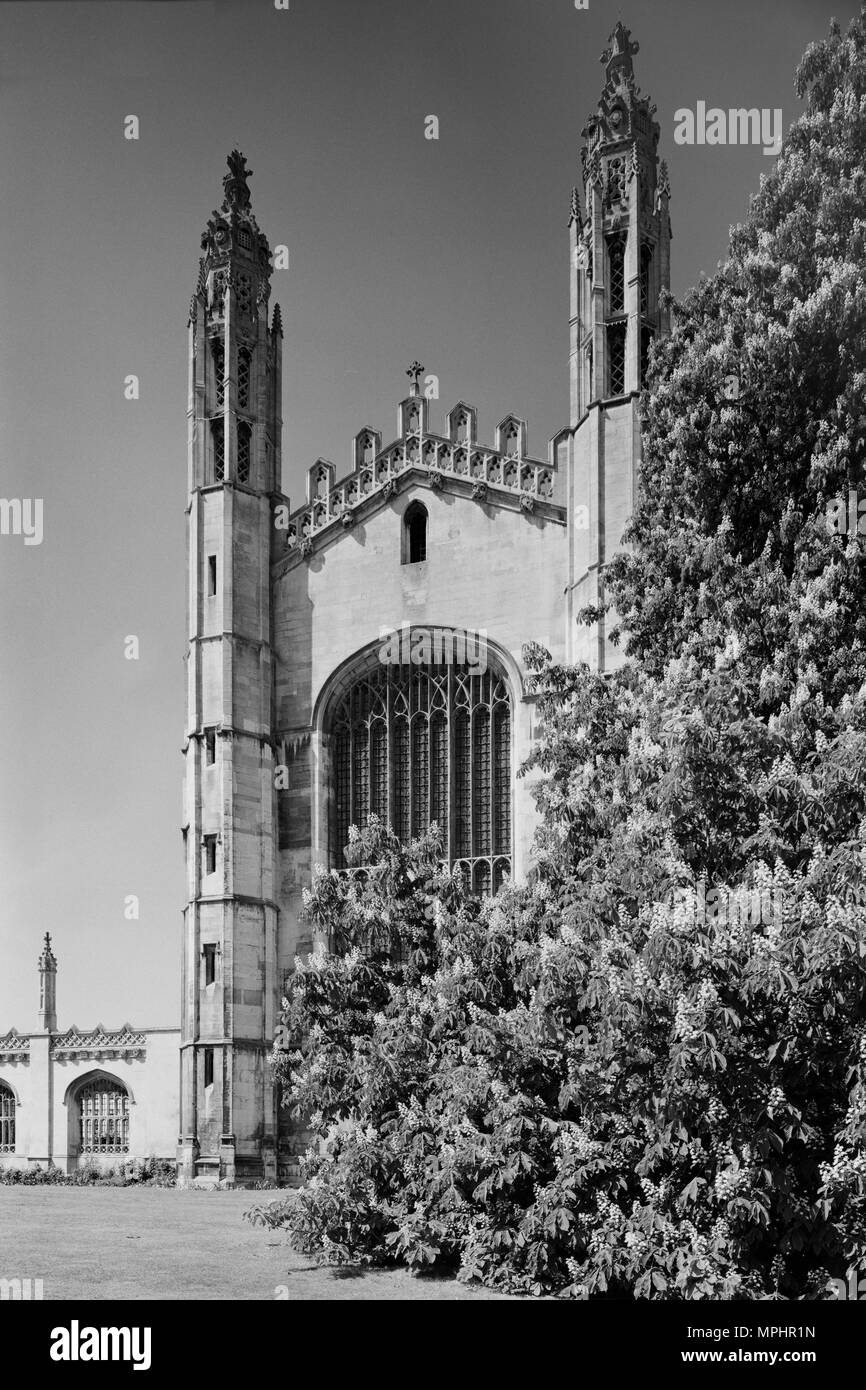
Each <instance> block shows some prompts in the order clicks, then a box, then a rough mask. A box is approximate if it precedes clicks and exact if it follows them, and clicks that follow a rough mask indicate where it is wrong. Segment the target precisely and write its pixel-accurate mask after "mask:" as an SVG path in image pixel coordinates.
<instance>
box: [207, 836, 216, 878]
mask: <svg viewBox="0 0 866 1390" xmlns="http://www.w3.org/2000/svg"><path fill="white" fill-rule="evenodd" d="M216 851H217V837H216V835H205V837H204V871H205V873H206V874H215V873H216Z"/></svg>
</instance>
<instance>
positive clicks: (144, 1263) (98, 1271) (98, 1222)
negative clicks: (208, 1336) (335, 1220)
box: [0, 1187, 506, 1300]
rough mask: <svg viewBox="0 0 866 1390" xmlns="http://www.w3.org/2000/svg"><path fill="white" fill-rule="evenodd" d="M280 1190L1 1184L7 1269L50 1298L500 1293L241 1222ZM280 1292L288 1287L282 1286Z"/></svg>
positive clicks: (1, 1238)
mask: <svg viewBox="0 0 866 1390" xmlns="http://www.w3.org/2000/svg"><path fill="white" fill-rule="evenodd" d="M276 1195H277V1194H276V1193H267V1192H238V1191H235V1192H209V1191H177V1190H176V1189H174V1188H134V1187H133V1188H114V1187H95V1188H80V1187H79V1188H69V1187H41V1188H40V1187H31V1188H21V1187H19V1188H15V1187H11V1188H10V1187H5V1188H0V1278H5V1279H16V1278H20V1279H27V1278H30V1279H38V1278H41V1279H43V1280H44V1281H45V1283H44V1296H45V1299H46V1300H48V1299H69V1298H72V1299H88V1300H90V1299H112V1298H119V1299H146V1298H161V1299H223V1298H225V1299H274V1298H276V1297H277V1290H278V1288H280V1287H281V1286H287V1287H288V1291H289V1293H288V1296H289V1299H290V1300H294V1299H336V1298H340V1299H342V1298H359V1299H381V1300H391V1299H406V1300H408V1299H413V1300H414V1299H428V1298H432V1299H471V1298H476V1299H478V1298H481V1299H497V1298H502V1297H505V1296H506V1295H502V1294H496V1293H491V1292H490V1291H488V1290H486V1289H475V1288H467V1287H466V1286H465V1285H464V1284H458V1283H457V1281H456V1280H453V1279H430V1278H420V1279H413V1278H412V1276H411V1275H409V1274H406V1273H403V1272H400V1271H396V1272H392V1271H367V1270H354V1269H353V1270H343V1269H331V1268H325V1269H323V1268H321V1267H320V1266H318V1265H314V1264H312V1262H311V1261H310V1260H309V1259H306V1258H305V1257H304V1256H302V1255H298V1254H297V1253H296V1252H295V1251H294V1250H292V1249H291V1247H290V1246H289V1245H288V1244H287V1243H286V1242H285V1240H284V1239H283V1238H282V1237H279V1236H277V1235H276V1234H274V1233H273V1232H268V1231H264V1230H262V1229H261V1228H259V1227H254V1226H251V1225H250V1223H249V1222H248V1221H244V1220H243V1212H244V1211H246V1210H247V1208H249V1207H251V1206H253V1205H255V1204H257V1203H259V1202H263V1201H269V1200H270V1198H271V1197H272V1196H276ZM283 1296H284V1295H283Z"/></svg>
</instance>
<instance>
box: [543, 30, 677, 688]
mask: <svg viewBox="0 0 866 1390" xmlns="http://www.w3.org/2000/svg"><path fill="white" fill-rule="evenodd" d="M637 50H638V45H637V44H636V43H633V42H632V41H631V36H630V34H629V31H628V29H626V28H625V27H624V26H623V25H622V24H621V23H618V24H617V26H616V28H615V29H614V31H613V34H612V35H611V37H610V45H609V47H608V48H607V49H606V50H605V52H604V53H603V54H602V58H601V61H602V62H603V63H604V67H605V79H606V80H605V85H604V90H603V91H602V94H601V100H600V101H599V104H598V110H597V111H596V113H595V114H594V115H592V116H590V117H589V119H588V121H587V123H586V125H585V126H584V128H583V130H582V131H581V135H582V136H583V140H584V145H583V148H582V150H581V159H582V163H583V198H584V202H583V204H582V201H581V193H580V190H579V189H578V188H575V189H574V191H573V194H572V206H571V217H570V220H569V242H570V251H571V316H570V357H569V368H570V386H571V419H570V427H569V430H568V431H566V432H565V435H564V436H562V435H561V436H559V439H558V447H559V449H560V454H561V456H563V457H564V458H565V459H566V460H567V465H568V470H569V486H568V509H569V515H568V528H569V547H568V548H569V575H568V588H567V591H566V592H567V604H566V622H567V625H568V626H567V631H568V637H567V642H566V650H567V652H568V655H569V658H570V659H571V660H573V661H585V662H586V663H587V664H588V665H589V666H590V668H591V669H593V670H597V671H609V670H612V669H614V668H615V667H616V666H617V665H619V664H620V663H621V662H622V659H623V658H622V650H621V648H617V647H615V646H613V645H612V644H611V642H610V638H609V632H610V629H611V627H612V626H614V625H615V623H616V617H615V615H614V614H607V615H605V616H602V618H601V620H600V622H599V623H598V624H597V625H595V626H594V627H590V628H587V627H585V626H578V624H577V621H576V619H577V615H578V613H579V612H580V610H581V609H582V608H585V607H587V606H595V605H599V606H600V605H602V604H603V603H604V600H605V591H604V571H605V565H606V563H607V561H608V560H609V559H610V558H611V556H612V555H613V553H614V551H615V550H617V549H619V548H620V541H621V537H622V534H623V531H624V529H625V527H626V525H627V523H628V521H629V519H630V517H631V515H632V513H633V511H634V503H635V487H636V480H637V468H638V463H639V460H640V447H641V445H640V429H639V424H638V415H637V403H638V396H639V393H640V389H641V385H642V382H643V376H644V371H645V365H646V358H647V352H648V348H649V344H650V342H651V340H652V338H653V337H654V336H655V335H656V334H657V333H666V332H667V331H668V330H669V321H668V318H669V316H668V313H667V311H666V310H664V309H661V308H660V307H659V295H660V293H661V291H662V290H665V289H667V288H668V286H669V283H670V239H671V230H670V218H669V214H668V200H669V196H670V188H669V185H668V176H667V169H666V166H665V164H664V163H662V164H661V166H660V167H658V155H657V153H656V151H657V147H658V141H659V126H658V122H657V121H656V120H654V112H655V107H654V106H651V105H650V102H649V99H648V98H647V97H644V96H641V94H640V91H639V89H638V87H637V86H636V84H635V80H634V70H633V67H632V56H633V55H634V54H635V53H636V52H637ZM584 208H585V211H584V210H583V209H584ZM563 446H565V447H563Z"/></svg>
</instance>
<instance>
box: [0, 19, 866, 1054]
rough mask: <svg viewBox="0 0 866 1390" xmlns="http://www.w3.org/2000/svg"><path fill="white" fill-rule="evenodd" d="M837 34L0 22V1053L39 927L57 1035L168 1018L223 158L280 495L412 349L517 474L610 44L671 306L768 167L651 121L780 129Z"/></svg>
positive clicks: (385, 392)
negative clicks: (633, 48) (193, 568)
mask: <svg viewBox="0 0 866 1390" xmlns="http://www.w3.org/2000/svg"><path fill="white" fill-rule="evenodd" d="M856 9H857V5H856V0H826V2H825V0H760V3H756V0H726V2H725V3H723V4H720V3H717V0H628V3H627V4H623V5H622V6H619V5H617V4H610V3H604V0H589V9H588V10H581V11H579V10H576V9H575V5H574V3H573V0H290V8H289V10H288V11H277V10H276V9H275V8H274V5H273V2H272V0H213V3H211V0H195V2H191V3H186V0H177V3H165V2H163V3H158V2H156V0H140V2H139V3H122V2H117V0H115V2H114V3H108V2H107V0H101V2H95V3H76V2H75V0H72V3H70V0H66V3H63V4H58V3H40V0H35V2H34V0H31V3H27V4H18V3H4V4H0V123H2V130H3V140H2V148H0V325H2V328H0V497H5V498H13V497H19V498H42V499H43V503H44V522H43V525H44V536H43V540H42V544H41V545H31V546H25V545H24V541H23V537H22V536H0V663H2V665H0V738H2V752H0V1033H2V1032H5V1031H6V1029H7V1028H9V1027H10V1026H13V1025H14V1026H16V1027H17V1028H18V1029H19V1030H22V1031H23V1030H25V1029H27V1028H30V1027H33V1026H35V1023H36V1009H37V987H36V968H35V963H36V957H37V955H38V952H39V949H40V942H41V938H42V935H43V933H44V932H45V931H46V930H47V931H50V932H51V933H52V935H53V938H54V946H55V950H56V954H57V956H58V959H59V962H60V972H59V978H58V1005H59V1015H60V1019H59V1021H60V1023H61V1026H69V1025H70V1024H72V1023H76V1024H78V1025H79V1026H81V1027H83V1026H92V1025H93V1024H95V1023H96V1022H97V1021H99V1022H102V1023H104V1024H105V1025H107V1026H115V1025H119V1024H120V1023H122V1022H124V1021H126V1020H127V1019H128V1020H129V1021H130V1022H132V1023H136V1024H138V1025H145V1024H150V1025H154V1026H155V1025H166V1024H172V1023H176V1022H177V1020H178V1016H179V996H180V987H179V972H178V961H179V946H180V930H181V907H182V898H183V883H182V871H181V839H180V830H179V823H180V810H181V777H182V759H181V755H180V746H181V740H182V735H183V721H184V672H183V664H182V658H183V653H184V563H185V562H184V505H185V488H186V457H185V451H186V418H185V417H186V404H187V400H186V393H187V361H186V352H187V335H186V317H187V306H188V303H189V297H190V294H191V293H192V290H193V288H194V284H195V278H196V272H197V262H198V255H199V235H200V233H201V230H202V228H203V226H204V223H205V221H206V219H207V217H208V216H209V214H210V212H211V210H212V209H213V208H215V207H217V206H218V205H219V202H220V200H221V197H222V176H223V172H224V169H225V156H226V154H227V153H228V151H229V150H230V149H231V148H232V147H233V146H238V147H239V148H240V149H241V150H242V151H243V152H244V153H245V154H246V155H247V157H248V160H249V164H250V166H251V168H252V169H253V170H254V177H253V179H252V181H251V189H252V195H253V206H254V209H255V212H256V215H257V217H258V221H259V225H260V226H261V228H262V230H263V231H264V232H265V233H266V234H267V236H268V237H269V239H270V242H271V245H272V246H273V245H275V244H277V243H285V244H286V245H288V247H289V249H290V257H291V263H290V267H289V269H288V270H282V271H279V272H276V273H275V276H274V291H273V295H272V301H271V302H272V303H273V302H274V300H278V301H279V302H280V303H281V305H282V309H283V321H284V326H285V342H284V408H283V415H284V419H285V426H284V445H283V456H284V479H283V485H284V488H285V490H286V491H288V492H289V493H290V495H291V496H292V499H293V503H297V502H300V501H301V500H302V487H303V482H302V479H303V475H304V472H305V470H306V468H307V467H308V466H309V465H310V464H311V463H313V461H314V460H315V459H316V457H318V456H319V455H324V456H325V457H327V458H330V459H332V460H333V461H334V462H335V463H336V464H337V466H338V470H339V473H340V474H341V475H342V473H343V472H344V471H345V469H346V467H347V462H348V456H349V455H348V451H349V440H350V438H351V436H352V435H353V434H354V433H355V431H356V430H358V429H359V428H360V427H361V426H362V425H364V424H369V425H373V426H377V427H379V428H381V429H382V430H383V432H384V433H385V435H386V437H387V436H388V435H389V434H390V432H391V431H392V430H393V428H394V424H395V408H396V403H397V401H398V400H399V399H400V397H401V396H402V395H404V394H405V389H406V376H405V369H406V367H407V366H408V365H409V363H410V362H411V361H412V359H413V358H414V357H416V356H417V357H418V358H419V359H420V360H421V362H423V364H424V365H425V367H426V369H427V371H428V372H435V373H436V374H437V375H438V376H439V378H440V382H441V392H442V399H441V401H440V403H439V406H438V407H436V406H434V414H433V420H434V427H435V426H436V422H437V420H441V419H442V418H443V417H444V412H445V411H446V410H447V409H448V408H449V407H450V406H451V405H452V404H453V403H454V402H455V401H456V400H458V399H459V398H463V399H465V400H468V401H470V402H471V403H473V404H475V405H477V406H478V408H479V429H480V432H481V436H482V438H486V439H491V440H492V435H493V429H494V427H495V425H496V423H497V421H498V420H499V419H501V418H502V416H503V415H505V414H506V413H507V412H508V411H509V410H514V411H516V412H517V413H518V414H521V415H524V416H525V417H527V418H528V420H529V443H530V451H531V452H532V453H534V454H536V455H538V454H540V455H542V456H544V455H545V451H546V444H547V439H548V437H549V436H550V435H551V434H553V433H554V432H555V431H556V430H558V429H559V428H560V427H561V426H563V425H564V424H566V423H567V411H568V398H567V372H566V361H567V317H568V249H567V239H566V222H567V216H568V208H569V201H570V194H571V187H572V184H574V183H576V182H579V179H580V160H579V148H580V129H581V126H582V125H583V122H584V120H585V118H586V116H587V115H588V114H589V113H590V111H591V110H592V109H593V108H594V106H595V103H596V100H597V96H598V93H599V91H600V88H601V81H602V68H601V67H600V65H599V62H598V58H599V55H600V53H601V51H602V49H603V48H604V46H605V42H606V39H607V36H608V34H609V32H610V31H611V29H612V28H613V26H614V24H615V23H616V21H617V19H618V18H620V17H621V18H622V19H623V22H624V23H625V24H627V25H628V26H629V27H630V28H631V30H632V35H633V37H634V38H635V39H637V40H638V41H639V43H640V45H641V50H640V53H639V54H638V55H637V58H636V59H635V70H636V76H637V79H638V82H639V84H640V86H641V87H642V89H643V90H644V91H645V92H649V93H650V94H651V96H652V98H653V100H654V101H655V102H656V104H657V106H658V119H659V121H660V123H661V128H662V140H661V153H662V154H663V155H664V156H665V157H666V158H667V159H668V162H669V165H670V173H671V185H672V200H671V219H672V224H673V233H674V240H673V246H672V273H673V281H674V290H675V291H676V292H680V291H682V290H684V289H685V288H686V287H687V286H688V285H689V284H691V283H693V282H694V281H695V280H696V279H697V278H698V276H699V275H700V274H701V273H702V272H704V273H711V272H712V271H713V270H714V268H715V266H716V263H717V261H718V260H719V259H720V258H721V257H723V256H724V254H725V250H726V244H727V234H728V228H729V226H730V224H731V223H734V222H737V221H739V220H740V219H741V218H742V217H743V215H744V214H745V212H746V209H747V207H748V200H749V196H750V193H752V192H754V191H755V190H756V189H757V187H758V184H759V179H760V175H761V173H762V171H765V170H767V169H768V168H769V167H770V165H771V160H770V159H768V158H767V157H766V156H764V155H763V154H762V153H761V151H760V149H756V148H751V147H727V146H721V147H706V146H704V147H700V146H695V147H687V146H675V145H674V144H673V127H674V112H675V110H676V109H677V108H679V107H691V108H694V107H695V105H696V103H697V102H698V101H699V100H703V101H706V102H707V103H708V105H717V106H721V107H724V108H727V107H729V106H758V107H769V108H775V107H781V108H782V111H783V113H784V124H785V127H787V126H788V125H789V124H790V122H791V120H792V119H793V118H794V116H795V115H796V114H797V112H798V110H799V106H798V103H797V102H796V98H795V95H794V90H793V85H792V79H793V72H794V69H795V66H796V64H797V61H798V59H799V57H800V55H801V53H802V51H803V50H804V48H805V47H806V45H807V44H808V43H809V42H810V41H812V40H814V39H818V38H821V37H822V36H823V35H824V34H825V33H826V31H827V26H828V23H829V20H830V16H831V14H835V15H836V17H837V18H838V19H839V20H840V22H841V23H842V24H843V25H847V22H848V20H849V19H850V17H851V16H852V15H853V14H854V13H855V11H856ZM130 114H134V115H137V116H138V117H139V121H140V139H139V140H138V141H127V140H125V139H124V138H123V129H124V118H125V116H127V115H130ZM430 114H435V115H437V116H438V117H439V121H440V139H439V140H438V141H431V140H425V138H424V123H425V117H426V116H427V115H430ZM131 373H134V374H135V375H137V376H138V377H139V379H140V384H141V387H140V389H141V394H140V399H139V400H138V401H127V400H125V399H124V378H125V376H127V375H128V374H131ZM437 411H438V415H437V413H436V412H437ZM131 634H134V635H136V636H137V637H138V639H139V642H140V659H139V660H138V661H128V660H125V659H124V638H125V637H126V636H127V635H131ZM132 894H134V895H136V896H137V897H138V898H139V900H140V917H139V920H138V921H127V920H125V918H124V900H125V899H126V897H127V896H128V895H132Z"/></svg>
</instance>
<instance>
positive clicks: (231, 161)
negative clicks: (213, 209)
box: [223, 150, 253, 212]
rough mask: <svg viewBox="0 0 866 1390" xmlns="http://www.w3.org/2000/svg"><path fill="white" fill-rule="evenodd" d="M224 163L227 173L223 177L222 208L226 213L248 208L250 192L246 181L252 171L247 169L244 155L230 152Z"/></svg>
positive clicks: (235, 151)
mask: <svg viewBox="0 0 866 1390" xmlns="http://www.w3.org/2000/svg"><path fill="white" fill-rule="evenodd" d="M226 163H227V164H228V166H229V172H228V173H227V174H224V175H223V190H224V192H225V198H224V199H223V208H224V209H225V211H226V212H229V211H231V210H232V209H241V208H244V209H245V208H248V207H249V205H250V190H249V188H248V187H247V179H248V178H251V177H252V172H253V171H252V169H248V168H247V158H246V155H243V154H241V153H240V151H239V150H232V152H231V154H230V155H229V156H228V159H227V160H226Z"/></svg>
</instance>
